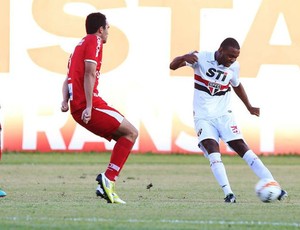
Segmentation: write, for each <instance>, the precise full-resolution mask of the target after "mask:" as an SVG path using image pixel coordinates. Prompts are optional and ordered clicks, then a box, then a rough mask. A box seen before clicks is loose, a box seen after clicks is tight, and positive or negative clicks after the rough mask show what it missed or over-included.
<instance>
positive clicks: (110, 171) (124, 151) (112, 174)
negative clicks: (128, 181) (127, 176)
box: [105, 137, 134, 181]
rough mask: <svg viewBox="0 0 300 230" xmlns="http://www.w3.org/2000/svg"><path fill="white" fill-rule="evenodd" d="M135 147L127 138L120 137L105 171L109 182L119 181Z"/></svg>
mask: <svg viewBox="0 0 300 230" xmlns="http://www.w3.org/2000/svg"><path fill="white" fill-rule="evenodd" d="M133 145H134V143H132V142H131V141H130V140H128V139H127V138H126V137H120V138H119V140H118V141H117V142H116V144H115V146H114V149H113V151H112V154H111V157H110V162H109V164H108V167H107V169H106V171H105V176H106V177H107V178H108V179H109V180H111V181H115V180H116V179H117V177H118V176H119V174H120V172H121V170H122V168H123V166H124V164H125V162H126V160H127V158H128V156H129V154H130V151H131V149H132V147H133Z"/></svg>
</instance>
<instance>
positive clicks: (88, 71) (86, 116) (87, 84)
mask: <svg viewBox="0 0 300 230" xmlns="http://www.w3.org/2000/svg"><path fill="white" fill-rule="evenodd" d="M95 80H96V63H95V62H91V61H85V72H84V93H85V100H86V108H85V110H84V111H83V112H82V115H81V119H82V120H83V121H84V122H85V123H86V124H87V123H88V122H89V120H91V117H92V107H93V91H94V85H95Z"/></svg>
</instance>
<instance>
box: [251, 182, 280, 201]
mask: <svg viewBox="0 0 300 230" xmlns="http://www.w3.org/2000/svg"><path fill="white" fill-rule="evenodd" d="M255 193H256V195H257V196H258V198H259V199H260V200H261V201H262V202H265V203H269V202H273V201H275V200H277V198H278V197H279V195H280V194H281V187H280V185H279V183H278V182H277V181H275V180H272V179H261V180H260V181H258V183H257V184H256V185H255Z"/></svg>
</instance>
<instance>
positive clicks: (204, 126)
mask: <svg viewBox="0 0 300 230" xmlns="http://www.w3.org/2000/svg"><path fill="white" fill-rule="evenodd" d="M195 129H196V132H197V134H198V140H199V145H198V146H199V147H200V149H201V150H202V151H203V152H204V155H205V156H206V157H207V158H208V160H209V163H210V168H211V171H212V173H213V175H214V177H215V178H216V180H217V182H218V184H219V185H220V187H221V188H222V190H223V192H224V195H225V198H224V200H225V202H228V203H235V202H236V199H235V196H234V195H233V192H232V190H231V187H230V184H229V180H228V177H227V173H226V170H225V166H224V164H223V162H222V159H221V153H220V148H219V143H218V141H217V140H218V139H219V137H218V131H217V130H215V128H214V126H213V125H211V124H210V123H209V122H207V121H204V120H198V121H197V122H195Z"/></svg>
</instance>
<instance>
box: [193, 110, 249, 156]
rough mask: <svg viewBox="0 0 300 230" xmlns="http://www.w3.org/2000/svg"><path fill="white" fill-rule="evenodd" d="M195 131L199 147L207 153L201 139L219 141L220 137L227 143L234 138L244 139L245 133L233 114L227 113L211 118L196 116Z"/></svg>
mask: <svg viewBox="0 0 300 230" xmlns="http://www.w3.org/2000/svg"><path fill="white" fill-rule="evenodd" d="M194 123H195V131H196V133H197V136H198V141H199V144H198V145H199V148H201V150H202V151H203V152H204V153H205V154H206V151H205V149H204V148H202V146H201V144H200V143H201V141H203V140H205V139H214V140H215V141H216V142H218V143H219V141H220V139H221V140H223V141H224V142H225V143H227V142H228V141H232V140H237V139H243V135H242V133H241V131H240V129H239V128H238V125H237V123H236V122H235V119H234V116H233V114H226V115H223V116H221V117H218V118H214V119H211V120H205V119H200V118H198V119H197V118H194Z"/></svg>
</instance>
